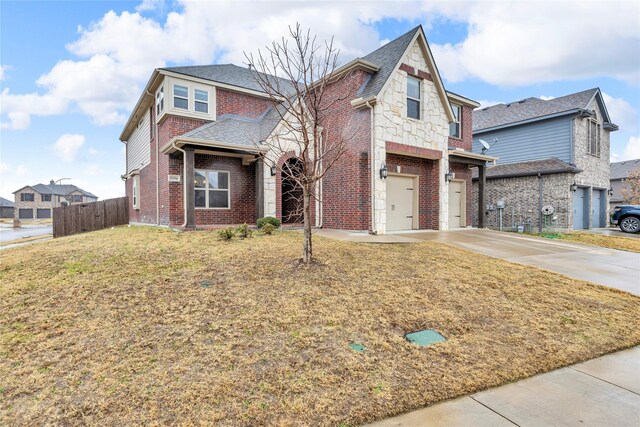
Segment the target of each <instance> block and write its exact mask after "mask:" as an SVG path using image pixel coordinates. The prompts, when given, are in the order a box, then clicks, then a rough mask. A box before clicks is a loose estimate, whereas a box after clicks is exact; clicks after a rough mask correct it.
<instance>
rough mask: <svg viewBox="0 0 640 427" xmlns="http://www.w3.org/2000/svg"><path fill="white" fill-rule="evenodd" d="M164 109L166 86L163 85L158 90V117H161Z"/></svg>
mask: <svg viewBox="0 0 640 427" xmlns="http://www.w3.org/2000/svg"><path fill="white" fill-rule="evenodd" d="M163 111H164V87H161V88H160V89H159V90H158V92H156V117H159V116H160V114H162V112H163Z"/></svg>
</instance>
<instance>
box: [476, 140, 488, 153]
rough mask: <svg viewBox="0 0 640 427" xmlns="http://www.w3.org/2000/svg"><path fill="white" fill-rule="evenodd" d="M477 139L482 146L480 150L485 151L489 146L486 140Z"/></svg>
mask: <svg viewBox="0 0 640 427" xmlns="http://www.w3.org/2000/svg"><path fill="white" fill-rule="evenodd" d="M478 141H480V144H482V146H483V147H484V148H483V149H482V151H487V150H488V149H489V148H491V146H490V145H489V143H488V142H487V141H485V140H484V139H479V140H478Z"/></svg>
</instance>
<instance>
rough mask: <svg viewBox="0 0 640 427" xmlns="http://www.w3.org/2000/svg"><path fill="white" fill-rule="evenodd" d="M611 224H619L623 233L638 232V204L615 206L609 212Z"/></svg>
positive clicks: (639, 220)
mask: <svg viewBox="0 0 640 427" xmlns="http://www.w3.org/2000/svg"><path fill="white" fill-rule="evenodd" d="M611 224H613V225H617V226H619V227H620V230H622V231H624V232H625V233H638V232H640V206H637V205H620V206H616V207H615V208H613V212H612V213H611Z"/></svg>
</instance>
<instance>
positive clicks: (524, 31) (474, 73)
mask: <svg viewBox="0 0 640 427" xmlns="http://www.w3.org/2000/svg"><path fill="white" fill-rule="evenodd" d="M296 21H300V22H301V23H302V25H303V26H305V27H308V28H310V29H311V31H312V32H315V33H317V34H318V35H319V37H321V38H328V37H330V36H332V35H333V36H335V39H336V43H337V45H338V46H340V48H341V52H342V54H341V59H342V61H343V62H346V61H348V60H350V59H353V58H354V57H356V56H362V55H365V54H367V53H368V52H369V51H371V50H373V49H375V48H377V47H378V46H380V44H382V43H384V42H385V41H388V40H391V39H393V38H395V37H397V36H399V35H401V34H403V33H404V32H406V31H408V30H409V29H411V28H412V27H414V26H415V25H418V24H422V25H423V26H424V28H425V31H426V34H427V38H428V40H429V43H430V45H431V48H432V50H433V53H434V56H435V59H436V62H437V64H438V67H439V70H440V72H441V74H442V76H443V78H444V81H445V85H446V87H447V89H448V90H451V91H453V92H456V93H460V94H462V95H465V96H467V97H470V98H473V99H476V100H478V101H481V102H482V103H483V104H484V105H489V104H491V103H496V102H508V101H514V100H519V99H522V98H526V97H530V96H536V97H540V96H545V97H555V96H562V95H565V94H569V93H572V92H577V91H580V90H584V89H588V88H592V87H596V86H597V87H600V88H601V89H602V91H603V92H604V93H605V99H606V102H607V107H608V109H609V113H610V115H611V117H612V119H613V121H614V122H615V123H617V124H618V125H619V126H620V131H618V132H616V133H613V134H612V157H613V158H614V160H623V159H628V158H638V157H640V124H639V115H638V112H639V111H640V4H639V3H637V2H619V3H614V2H558V1H556V2H548V3H541V2H533V1H520V2H469V3H466V2H402V3H394V2H357V3H355V2H354V3H348V2H304V3H301V2H222V1H220V2H203V1H198V2H191V1H178V2H165V1H161V0H144V1H140V2H110V1H90V2H82V1H68V2H56V1H46V2H36V1H4V0H3V1H2V2H0V67H1V68H0V92H1V97H0V121H1V122H2V129H1V130H0V196H2V197H5V198H9V199H13V196H12V194H11V193H12V192H13V191H15V190H17V189H18V188H20V187H22V186H24V185H26V184H35V183H38V182H48V181H49V180H50V179H58V178H63V177H65V178H66V177H68V178H72V180H71V181H67V183H74V184H76V185H79V186H81V187H83V188H84V189H86V190H88V191H91V192H93V193H95V194H97V195H98V196H100V198H110V197H116V196H119V195H122V194H123V193H124V186H123V183H122V181H121V180H120V175H121V174H122V173H123V172H124V152H123V144H122V143H121V142H120V141H119V140H118V137H119V135H120V132H121V130H122V127H123V124H124V121H125V120H126V118H127V116H128V113H129V112H130V109H131V108H132V107H133V105H134V104H135V102H136V101H137V99H138V97H139V95H140V93H141V91H142V88H143V87H144V85H145V83H146V81H147V79H148V77H149V76H150V75H151V72H152V70H153V69H154V68H155V67H159V66H164V65H176V64H209V63H229V62H231V63H236V64H242V62H243V53H242V52H243V51H247V52H255V51H256V50H257V49H258V48H261V47H263V46H264V45H265V44H267V43H268V42H269V41H270V40H273V39H274V38H277V37H279V36H281V35H283V34H285V32H286V29H287V25H289V24H293V23H295V22H296Z"/></svg>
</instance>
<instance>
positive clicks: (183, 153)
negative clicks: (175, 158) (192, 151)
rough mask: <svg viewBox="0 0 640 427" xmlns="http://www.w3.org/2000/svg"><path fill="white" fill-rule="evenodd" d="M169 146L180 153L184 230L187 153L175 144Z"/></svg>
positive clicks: (185, 222)
mask: <svg viewBox="0 0 640 427" xmlns="http://www.w3.org/2000/svg"><path fill="white" fill-rule="evenodd" d="M171 145H173V148H175V149H176V150H178V151H180V152H182V175H183V177H182V201H183V206H182V209H184V223H183V224H182V228H184V227H186V226H187V153H186V152H185V151H184V150H183V149H182V148H179V147H178V146H177V145H176V143H175V142H171Z"/></svg>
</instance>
